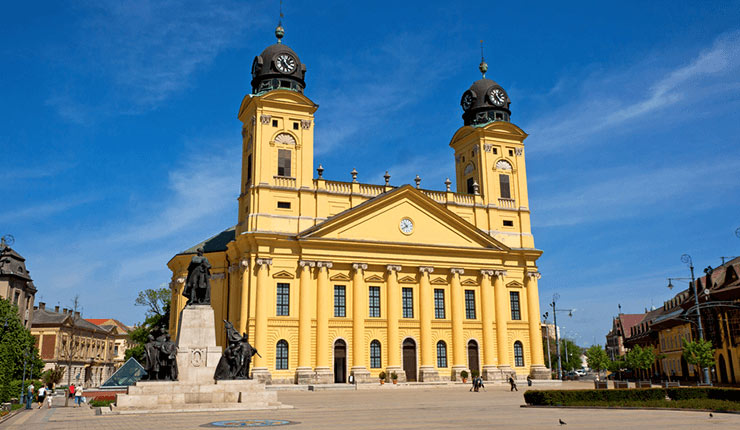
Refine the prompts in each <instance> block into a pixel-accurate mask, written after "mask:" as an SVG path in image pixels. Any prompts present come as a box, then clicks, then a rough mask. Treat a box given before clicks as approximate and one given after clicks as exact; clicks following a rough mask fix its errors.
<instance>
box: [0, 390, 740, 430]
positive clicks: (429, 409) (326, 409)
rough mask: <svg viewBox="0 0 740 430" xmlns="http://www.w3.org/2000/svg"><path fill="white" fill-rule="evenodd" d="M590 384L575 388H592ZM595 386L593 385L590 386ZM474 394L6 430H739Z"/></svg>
mask: <svg viewBox="0 0 740 430" xmlns="http://www.w3.org/2000/svg"><path fill="white" fill-rule="evenodd" d="M588 386H589V385H588V384H578V385H570V386H569V387H568V388H576V387H578V388H581V387H582V388H587V387H588ZM590 386H592V385H590ZM468 389H469V387H468V386H463V385H453V386H448V387H433V388H431V387H430V388H399V387H394V386H392V385H385V386H383V387H378V388H377V389H361V390H358V391H354V390H352V391H349V390H329V391H317V392H310V391H281V392H279V394H278V399H279V400H280V401H281V402H283V403H285V404H288V405H293V406H294V407H295V408H294V409H284V410H270V411H251V412H215V413H213V412H211V413H175V414H151V415H108V416H96V415H95V413H94V411H93V410H92V409H90V408H87V407H85V408H79V409H75V408H53V409H41V410H37V409H34V410H32V411H24V412H22V413H20V414H18V415H16V416H15V417H13V418H12V419H11V420H9V421H7V422H6V423H5V424H3V425H2V426H0V427H2V428H4V429H18V430H20V429H24V430H25V429H44V430H53V429H74V430H98V429H106V430H107V429H110V430H128V429H132V430H146V429H156V430H166V429H203V428H215V427H211V426H209V425H208V424H209V423H211V422H215V421H229V420H247V419H255V420H257V419H272V420H289V421H291V422H293V424H292V425H288V426H284V427H283V428H285V429H295V430H298V429H317V430H318V429H322V430H325V429H326V430H330V429H425V430H432V429H447V428H449V429H452V428H454V429H555V428H561V426H560V425H559V424H558V419H562V420H563V421H565V422H566V423H567V426H565V427H564V428H566V429H620V430H623V429H628V428H646V427H648V426H650V427H652V428H656V429H671V430H679V429H725V428H726V429H738V428H740V415H735V414H722V413H715V414H714V417H713V418H710V417H709V414H708V413H706V412H686V411H664V410H660V411H646V410H603V409H542V408H521V407H520V405H522V404H523V403H524V400H523V396H522V392H521V391H520V392H514V393H512V392H510V391H509V388H508V386H501V385H497V386H491V387H488V388H487V391H485V392H480V393H472V392H469V391H468Z"/></svg>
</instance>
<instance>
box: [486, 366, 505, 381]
mask: <svg viewBox="0 0 740 430" xmlns="http://www.w3.org/2000/svg"><path fill="white" fill-rule="evenodd" d="M481 378H483V380H484V381H504V380H506V379H508V376H504V372H502V371H501V369H499V368H498V367H496V366H492V365H484V366H483V372H482V374H481Z"/></svg>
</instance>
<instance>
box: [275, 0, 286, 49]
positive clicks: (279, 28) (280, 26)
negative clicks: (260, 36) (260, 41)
mask: <svg viewBox="0 0 740 430" xmlns="http://www.w3.org/2000/svg"><path fill="white" fill-rule="evenodd" d="M283 16H284V15H283V0H280V18H278V26H277V28H275V37H277V43H282V41H281V39H282V38H283V36H285V29H284V28H283Z"/></svg>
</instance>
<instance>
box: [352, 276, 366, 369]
mask: <svg viewBox="0 0 740 430" xmlns="http://www.w3.org/2000/svg"><path fill="white" fill-rule="evenodd" d="M352 269H353V270H354V274H353V275H352V370H351V373H352V375H354V377H355V381H356V382H358V383H359V382H370V372H369V371H368V370H367V366H366V365H365V362H366V355H367V351H365V315H367V296H368V291H367V288H365V278H364V274H365V270H367V264H365V263H352Z"/></svg>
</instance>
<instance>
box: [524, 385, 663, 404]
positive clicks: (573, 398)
mask: <svg viewBox="0 0 740 430" xmlns="http://www.w3.org/2000/svg"><path fill="white" fill-rule="evenodd" d="M664 399H665V390H664V389H662V388H637V389H633V390H547V391H543V390H531V391H527V392H526V393H524V401H525V402H527V404H529V405H546V406H557V405H563V406H564V405H571V404H573V403H576V402H579V403H580V402H589V403H591V402H609V403H612V402H622V401H648V400H664Z"/></svg>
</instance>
